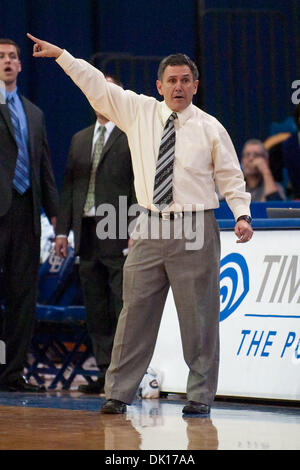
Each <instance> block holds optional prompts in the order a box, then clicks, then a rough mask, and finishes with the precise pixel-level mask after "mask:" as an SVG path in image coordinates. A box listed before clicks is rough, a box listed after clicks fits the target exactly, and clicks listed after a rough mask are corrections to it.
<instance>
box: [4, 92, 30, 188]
mask: <svg viewBox="0 0 300 470" xmlns="http://www.w3.org/2000/svg"><path fill="white" fill-rule="evenodd" d="M7 104H8V109H9V112H10V117H11V122H12V124H13V126H14V133H15V139H16V142H17V146H18V157H17V162H16V169H15V175H14V179H13V185H14V188H15V189H16V190H17V191H18V192H19V193H20V194H24V193H25V191H26V190H27V189H28V188H29V186H30V172H29V155H28V152H27V149H26V146H25V144H24V141H23V138H22V133H21V126H20V121H19V118H18V114H17V108H16V106H15V100H14V97H13V96H9V97H8V98H7Z"/></svg>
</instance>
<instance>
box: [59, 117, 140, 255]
mask: <svg viewBox="0 0 300 470" xmlns="http://www.w3.org/2000/svg"><path fill="white" fill-rule="evenodd" d="M93 134H94V125H93V126H90V127H88V128H86V129H83V130H81V131H79V132H78V133H77V134H75V135H74V136H73V138H72V142H71V146H70V151H69V155H68V160H67V166H66V170H65V177H64V183H63V187H62V192H61V198H60V208H59V215H58V218H57V226H56V233H57V235H68V234H69V231H70V230H71V229H72V230H73V231H74V238H75V253H76V254H77V253H79V250H80V243H81V225H82V217H83V213H84V205H85V201H86V196H87V191H88V185H89V180H90V171H91V165H92V158H91V153H92V141H93ZM119 196H126V197H127V204H128V207H129V206H130V205H131V204H133V203H135V202H136V199H135V192H134V186H133V171H132V164H131V155H130V150H129V147H128V142H127V137H126V135H125V134H124V132H122V131H121V130H120V129H119V128H118V127H116V126H115V127H114V129H113V130H112V132H111V134H110V136H109V138H108V140H107V142H106V144H105V146H104V148H103V151H102V155H101V160H100V163H99V165H98V168H97V173H96V181H95V199H96V201H95V202H96V207H98V206H99V205H100V204H112V205H113V206H114V207H115V209H116V225H117V227H118V224H119ZM96 219H97V221H100V217H96ZM127 222H128V220H127ZM127 244H128V242H127V238H126V239H124V238H123V239H118V238H117V239H106V240H103V242H101V243H100V246H101V254H103V255H108V256H111V255H122V250H123V249H124V248H125V247H127Z"/></svg>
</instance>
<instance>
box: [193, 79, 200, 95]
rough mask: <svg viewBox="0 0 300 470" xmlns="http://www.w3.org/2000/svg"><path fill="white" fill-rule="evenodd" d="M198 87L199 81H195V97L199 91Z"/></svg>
mask: <svg viewBox="0 0 300 470" xmlns="http://www.w3.org/2000/svg"><path fill="white" fill-rule="evenodd" d="M198 85H199V80H195V81H194V87H195V88H194V95H195V94H196V93H197V91H198Z"/></svg>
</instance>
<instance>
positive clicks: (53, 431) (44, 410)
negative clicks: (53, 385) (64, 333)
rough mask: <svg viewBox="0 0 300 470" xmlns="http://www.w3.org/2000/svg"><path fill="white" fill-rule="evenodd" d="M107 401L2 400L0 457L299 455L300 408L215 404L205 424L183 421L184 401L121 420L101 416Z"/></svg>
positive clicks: (20, 396)
mask: <svg viewBox="0 0 300 470" xmlns="http://www.w3.org/2000/svg"><path fill="white" fill-rule="evenodd" d="M103 400H104V396H99V395H89V396H87V395H83V394H81V393H79V392H77V391H76V390H70V391H62V390H60V391H53V392H50V391H47V392H45V393H43V394H25V393H6V392H1V393H0V450H107V451H111V450H118V451H120V450H127V451H128V450H146V451H149V450H156V451H159V450H161V451H164V450H169V451H197V450H300V404H298V403H294V404H291V403H284V402H282V403H267V404H266V403H259V402H254V403H253V402H252V403H246V402H242V401H232V400H228V399H226V400H224V399H223V400H222V399H221V398H217V400H216V401H215V402H214V404H213V407H212V410H211V414H210V416H209V417H206V418H203V417H199V416H187V417H183V416H182V407H183V406H184V404H185V397H184V396H181V395H168V396H167V397H166V398H161V399H151V400H149V399H141V400H136V401H135V402H134V403H133V404H132V405H131V406H129V407H127V413H126V414H124V415H102V414H100V413H99V409H100V407H101V404H102V403H103ZM133 455H134V453H133ZM169 463H170V462H169Z"/></svg>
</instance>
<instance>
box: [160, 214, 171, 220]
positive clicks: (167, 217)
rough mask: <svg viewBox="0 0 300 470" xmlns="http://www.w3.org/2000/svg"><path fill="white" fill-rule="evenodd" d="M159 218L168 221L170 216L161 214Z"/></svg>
mask: <svg viewBox="0 0 300 470" xmlns="http://www.w3.org/2000/svg"><path fill="white" fill-rule="evenodd" d="M161 218H162V220H169V219H170V214H168V213H167V212H161Z"/></svg>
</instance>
